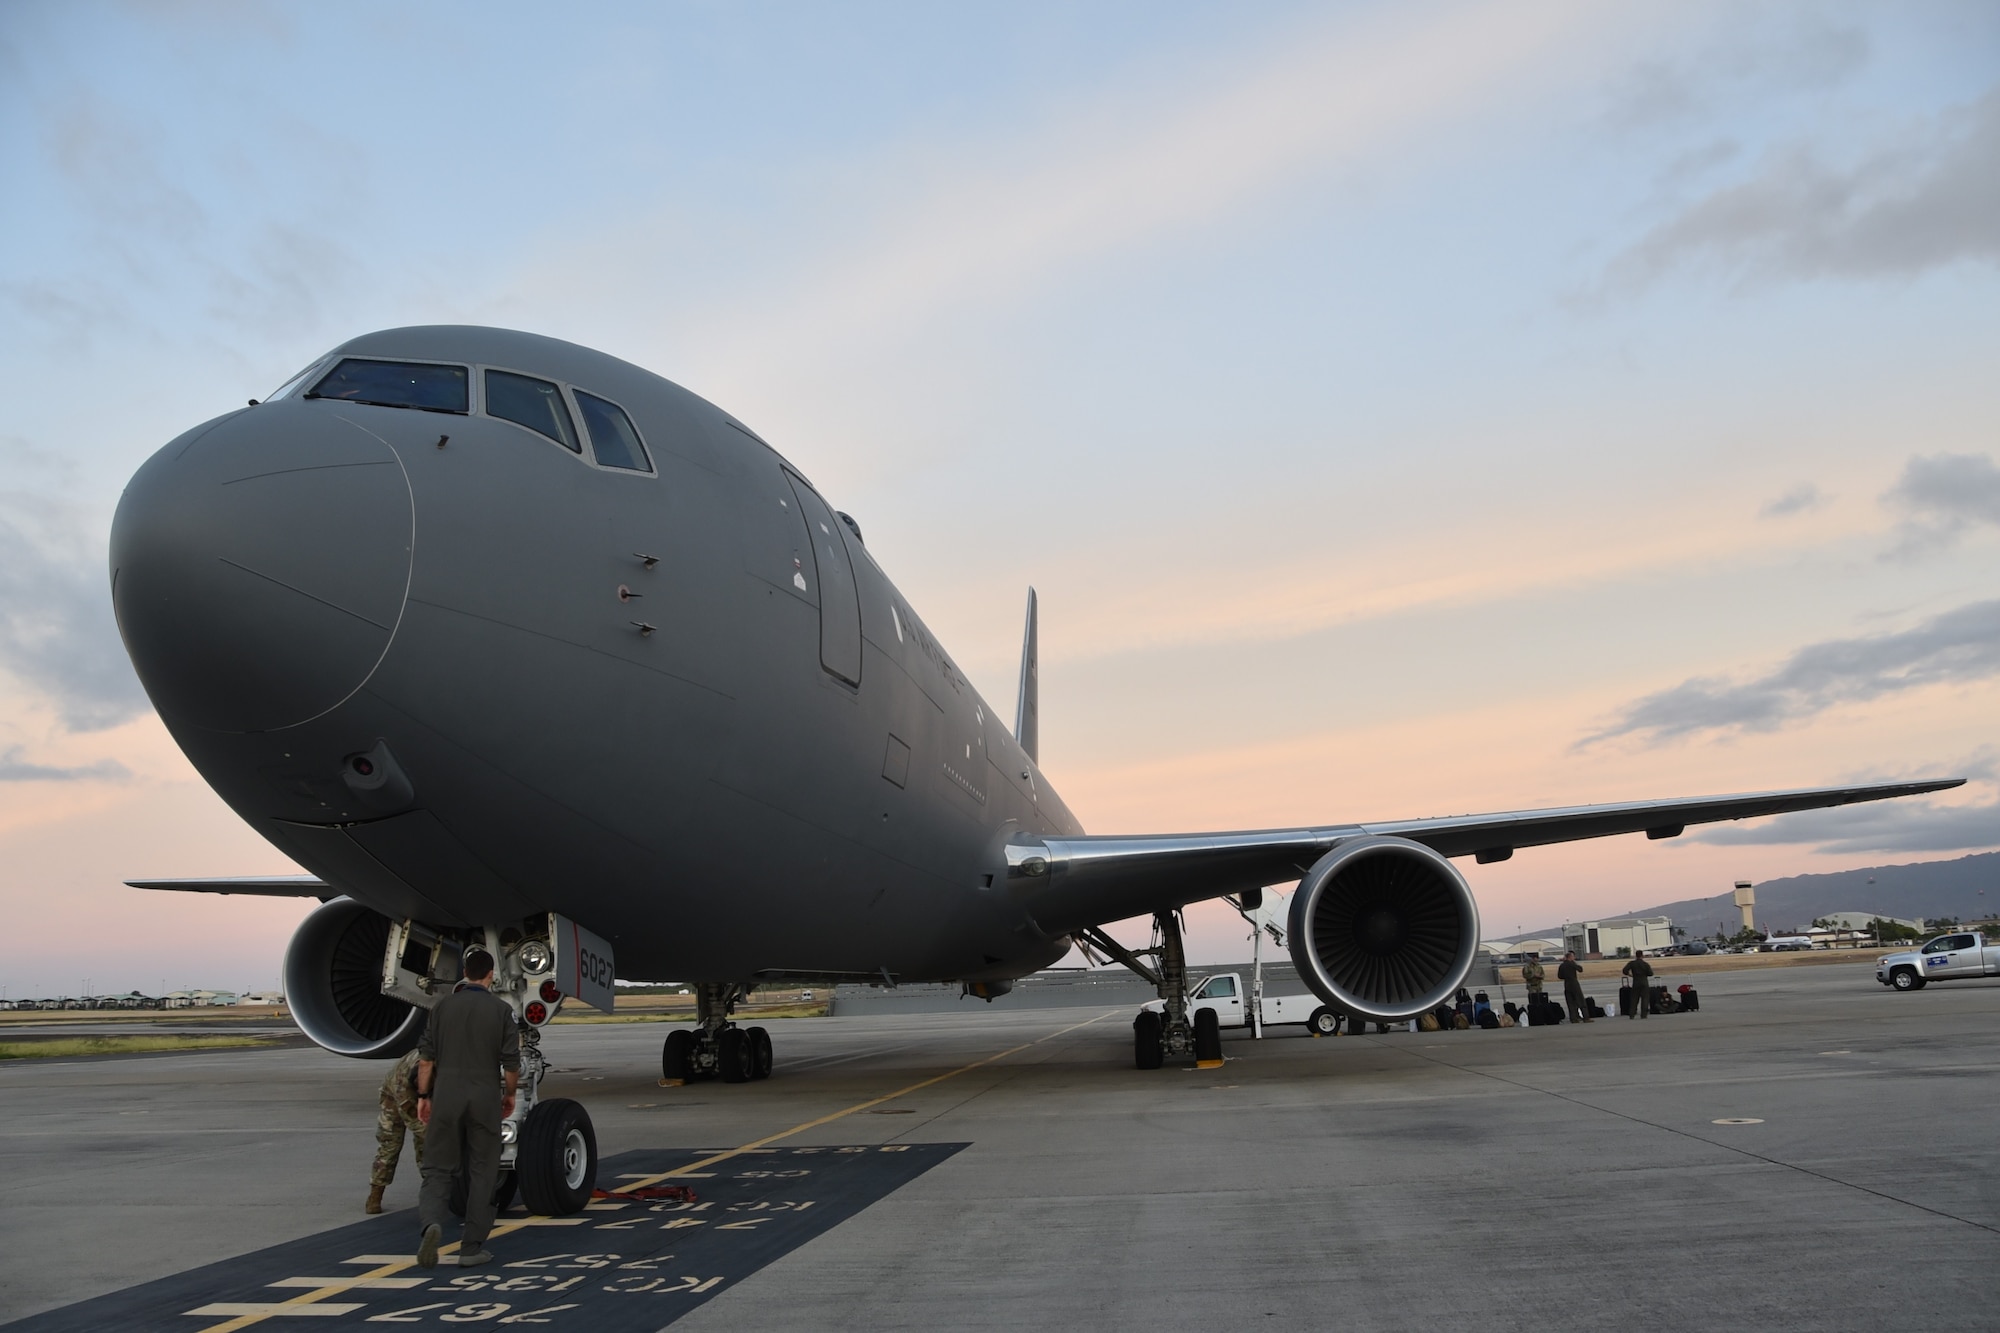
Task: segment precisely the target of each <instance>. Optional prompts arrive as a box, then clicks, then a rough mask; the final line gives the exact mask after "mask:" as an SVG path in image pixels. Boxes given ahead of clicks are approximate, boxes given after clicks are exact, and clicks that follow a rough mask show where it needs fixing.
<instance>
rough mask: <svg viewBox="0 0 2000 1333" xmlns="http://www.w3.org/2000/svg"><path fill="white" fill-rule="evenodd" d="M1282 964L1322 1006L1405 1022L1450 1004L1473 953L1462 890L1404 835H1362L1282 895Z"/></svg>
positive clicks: (1453, 874)
mask: <svg viewBox="0 0 2000 1333" xmlns="http://www.w3.org/2000/svg"><path fill="white" fill-rule="evenodd" d="M1290 942H1291V952H1292V961H1293V962H1295V963H1297V964H1298V969H1299V975H1300V976H1301V977H1303V978H1304V979H1305V981H1306V984H1307V985H1308V986H1311V987H1312V989H1313V991H1314V993H1315V994H1317V995H1318V996H1319V997H1320V998H1321V999H1323V1000H1325V1001H1326V1002H1327V1004H1328V1005H1330V1006H1332V1007H1334V1008H1336V1009H1340V1010H1344V1011H1346V1012H1348V1013H1352V1014H1359V1015H1361V1016H1362V1017H1364V1018H1370V1019H1378V1020H1381V1021H1385V1022H1386V1021H1390V1020H1394V1019H1402V1018H1414V1017H1416V1016H1417V1015H1418V1014H1421V1013H1423V1012H1425V1011H1426V1010H1430V1009H1435V1008H1437V1007H1438V1005H1440V1004H1442V1003H1443V1002H1444V1001H1446V1000H1448V999H1450V998H1451V996H1452V993H1453V992H1454V991H1456V990H1457V989H1458V988H1459V986H1460V985H1462V984H1463V983H1464V981H1465V978H1466V974H1468V973H1469V972H1471V971H1472V963H1473V959H1474V957H1475V956H1476V955H1477V953H1478V950H1479V907H1478V904H1476V903H1475V902H1474V901H1473V898H1472V887H1471V886H1470V885H1468V884H1467V883H1466V882H1465V877H1464V876H1463V875H1460V874H1459V873H1458V870H1457V869H1456V868H1455V867H1454V866H1453V865H1452V863H1451V862H1450V861H1449V860H1447V859H1446V858H1445V857H1443V856H1441V855H1439V854H1438V853H1437V852H1434V851H1432V850H1431V849H1430V848H1428V847H1426V846H1424V845H1423V844H1422V843H1418V842H1411V841H1410V840H1409V839H1407V838H1390V837H1374V836H1370V837H1362V838H1356V839H1354V840H1352V841H1350V842H1344V843H1341V844H1340V845H1339V846H1337V847H1335V848H1334V849H1333V850H1332V851H1330V852H1328V853H1327V854H1326V855H1325V856H1322V857H1321V858H1320V859H1319V860H1318V861H1316V862H1314V863H1313V868H1312V869H1311V870H1310V871H1308V872H1307V873H1306V877H1305V878H1304V879H1303V880H1301V881H1300V882H1299V887H1298V892H1296V893H1295V894H1293V895H1292V919H1291V932H1290Z"/></svg>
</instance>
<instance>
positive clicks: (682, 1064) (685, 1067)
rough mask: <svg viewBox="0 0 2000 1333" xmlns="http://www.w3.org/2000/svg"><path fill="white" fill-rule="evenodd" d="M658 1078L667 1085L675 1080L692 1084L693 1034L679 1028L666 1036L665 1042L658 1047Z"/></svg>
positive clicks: (694, 1073) (693, 1074)
mask: <svg viewBox="0 0 2000 1333" xmlns="http://www.w3.org/2000/svg"><path fill="white" fill-rule="evenodd" d="M660 1077H661V1078H662V1079H664V1080H666V1081H667V1082H669V1083H671V1082H673V1081H674V1080H675V1079H679V1080H680V1081H681V1082H683V1083H692V1082H694V1080H695V1078H696V1071H695V1067H694V1033H692V1032H690V1031H688V1030H687V1029H686V1028H681V1029H679V1030H677V1031H674V1032H669V1033H668V1034H667V1039H666V1041H665V1042H664V1043H663V1044H662V1045H661V1046H660Z"/></svg>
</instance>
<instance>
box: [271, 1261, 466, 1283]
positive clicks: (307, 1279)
mask: <svg viewBox="0 0 2000 1333" xmlns="http://www.w3.org/2000/svg"><path fill="white" fill-rule="evenodd" d="M394 1262H396V1263H401V1262H402V1260H401V1259H397V1260H395V1261H394ZM428 1281H430V1279H429V1278H423V1277H284V1278H279V1279H278V1280H277V1281H276V1282H266V1283H265V1284H264V1285H265V1286H267V1287H310V1288H315V1289H317V1288H319V1287H360V1288H363V1289H365V1290H369V1291H408V1290H409V1289H410V1288H411V1287H421V1286H423V1285H424V1283H426V1282H428Z"/></svg>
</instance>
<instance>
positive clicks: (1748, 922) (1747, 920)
mask: <svg viewBox="0 0 2000 1333" xmlns="http://www.w3.org/2000/svg"><path fill="white" fill-rule="evenodd" d="M1736 906H1737V907H1738V908H1739V909H1740V910H1741V911H1742V913H1743V929H1745V930H1755V929H1757V922H1756V920H1755V916H1756V908H1757V889H1756V886H1755V885H1753V884H1751V882H1750V881H1749V880H1747V879H1739V880H1737V881H1736Z"/></svg>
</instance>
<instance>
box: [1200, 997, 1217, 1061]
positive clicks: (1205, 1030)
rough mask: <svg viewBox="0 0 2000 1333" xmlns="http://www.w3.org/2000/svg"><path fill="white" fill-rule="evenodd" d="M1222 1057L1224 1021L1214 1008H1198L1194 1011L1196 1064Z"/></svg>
mask: <svg viewBox="0 0 2000 1333" xmlns="http://www.w3.org/2000/svg"><path fill="white" fill-rule="evenodd" d="M1221 1059H1222V1021H1221V1020H1220V1019H1218V1018H1217V1017H1216V1016H1215V1010H1213V1009H1197V1010H1195V1013H1194V1060H1195V1063H1196V1064H1204V1063H1207V1062H1208V1061H1211V1060H1213V1061H1217V1062H1220V1061H1221Z"/></svg>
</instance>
